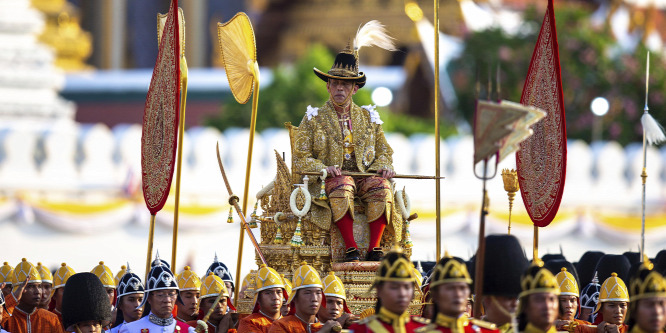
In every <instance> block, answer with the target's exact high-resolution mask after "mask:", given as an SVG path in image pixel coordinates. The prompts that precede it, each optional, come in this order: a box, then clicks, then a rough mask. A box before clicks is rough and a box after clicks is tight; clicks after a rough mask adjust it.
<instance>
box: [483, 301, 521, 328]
mask: <svg viewBox="0 0 666 333" xmlns="http://www.w3.org/2000/svg"><path fill="white" fill-rule="evenodd" d="M483 307H484V308H485V309H486V313H488V314H489V316H491V315H490V314H492V318H493V320H494V321H493V322H494V323H495V324H498V325H502V324H505V323H508V322H510V321H511V314H512V313H516V311H517V310H518V298H516V297H508V296H487V297H484V298H483Z"/></svg>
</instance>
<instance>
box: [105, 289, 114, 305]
mask: <svg viewBox="0 0 666 333" xmlns="http://www.w3.org/2000/svg"><path fill="white" fill-rule="evenodd" d="M105 289H106V297H108V298H109V304H111V305H113V299H114V298H115V296H116V288H105Z"/></svg>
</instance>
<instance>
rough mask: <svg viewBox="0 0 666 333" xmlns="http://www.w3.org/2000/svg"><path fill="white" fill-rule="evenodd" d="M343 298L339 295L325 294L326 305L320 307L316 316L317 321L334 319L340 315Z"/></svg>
mask: <svg viewBox="0 0 666 333" xmlns="http://www.w3.org/2000/svg"><path fill="white" fill-rule="evenodd" d="M344 307H345V300H344V299H342V298H340V297H333V296H326V307H323V306H322V307H320V308H319V312H318V313H317V317H319V321H321V322H322V323H325V322H327V321H329V320H336V319H338V318H340V316H342V313H343V312H344V311H345V310H344Z"/></svg>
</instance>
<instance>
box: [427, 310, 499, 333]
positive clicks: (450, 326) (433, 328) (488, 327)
mask: <svg viewBox="0 0 666 333" xmlns="http://www.w3.org/2000/svg"><path fill="white" fill-rule="evenodd" d="M416 332H418V333H424V332H442V333H499V330H498V329H497V327H495V324H493V323H489V322H486V321H483V320H478V319H469V318H467V316H466V315H464V314H463V315H461V316H460V317H458V318H454V317H449V316H445V315H443V314H441V313H438V314H437V318H436V320H435V322H434V323H432V324H429V325H427V326H425V327H422V328H419V329H417V330H416Z"/></svg>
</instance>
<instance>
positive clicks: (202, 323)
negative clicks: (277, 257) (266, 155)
mask: <svg viewBox="0 0 666 333" xmlns="http://www.w3.org/2000/svg"><path fill="white" fill-rule="evenodd" d="M215 151H216V152H217V164H218V165H219V167H220V173H221V174H222V179H223V180H224V185H225V186H226V187H227V191H228V192H229V204H230V205H231V206H233V207H234V208H235V209H236V212H237V213H238V216H240V218H241V232H243V229H245V231H247V234H248V236H250V240H251V241H252V245H254V249H255V250H256V251H257V254H258V255H259V258H260V259H261V262H262V263H263V264H265V265H267V263H266V259H264V255H263V253H261V249H260V248H259V243H258V242H257V239H256V238H255V237H254V234H253V233H252V230H250V226H249V225H248V223H247V220H246V219H245V214H243V211H242V210H241V208H240V206H239V205H238V200H239V199H238V196H237V195H235V194H234V191H232V190H231V185H230V184H229V180H228V179H227V173H226V172H224V165H223V164H222V158H220V143H219V142H218V143H217V145H215ZM222 297H223V296H222V293H219V294H218V295H217V297H216V298H215V301H214V302H213V305H212V306H211V307H210V309H208V312H207V313H206V315H205V316H204V317H203V319H202V320H197V327H196V330H195V331H197V332H205V331H206V330H207V329H208V326H207V325H206V322H207V321H208V319H209V318H210V316H211V315H212V314H213V310H215V307H216V306H217V303H219V302H220V300H221V299H222Z"/></svg>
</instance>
